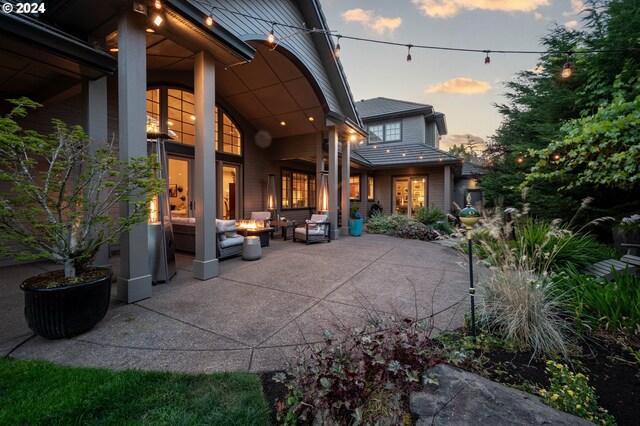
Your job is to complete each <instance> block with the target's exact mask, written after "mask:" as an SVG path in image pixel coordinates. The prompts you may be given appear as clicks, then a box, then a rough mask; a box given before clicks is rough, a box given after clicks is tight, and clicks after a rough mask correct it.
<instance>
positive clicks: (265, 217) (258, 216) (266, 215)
mask: <svg viewBox="0 0 640 426" xmlns="http://www.w3.org/2000/svg"><path fill="white" fill-rule="evenodd" d="M251 220H254V221H256V222H258V221H262V222H263V223H264V227H265V228H268V227H269V221H270V220H271V212H251Z"/></svg>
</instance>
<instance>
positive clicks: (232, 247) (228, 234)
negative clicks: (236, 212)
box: [216, 219, 244, 259]
mask: <svg viewBox="0 0 640 426" xmlns="http://www.w3.org/2000/svg"><path fill="white" fill-rule="evenodd" d="M243 241H244V237H243V236H242V235H239V234H238V233H237V232H236V221H235V220H220V219H216V245H217V248H218V259H225V258H227V257H231V256H236V255H239V254H242V242H243Z"/></svg>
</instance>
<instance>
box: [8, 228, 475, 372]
mask: <svg viewBox="0 0 640 426" xmlns="http://www.w3.org/2000/svg"><path fill="white" fill-rule="evenodd" d="M113 263H114V272H116V273H118V269H119V263H118V259H117V257H116V258H113ZM192 267H193V257H192V256H188V255H179V256H178V274H177V275H176V277H175V278H174V279H173V280H171V282H170V283H169V284H161V285H157V286H154V287H153V297H152V298H149V299H146V300H142V301H139V302H136V303H131V304H123V303H122V302H119V301H118V300H117V299H116V297H115V296H116V294H115V285H114V286H113V287H112V288H113V298H112V303H111V307H110V309H109V312H108V313H107V316H106V317H105V319H104V320H103V321H102V322H101V323H99V324H98V325H97V326H96V327H95V328H94V329H93V330H91V331H89V332H88V333H86V334H83V335H80V336H78V337H76V338H73V339H69V340H58V341H50V340H45V339H42V338H40V337H38V336H33V335H32V333H31V330H29V328H28V327H27V325H26V322H25V319H24V315H23V312H22V310H23V301H22V298H23V296H22V292H21V291H20V289H19V284H20V282H21V281H22V280H23V279H25V278H27V277H29V276H31V275H34V274H36V273H39V272H41V271H43V270H49V269H54V268H56V266H55V265H52V264H47V263H38V264H28V265H16V266H9V267H5V268H2V272H3V273H2V275H1V276H0V289H1V291H0V295H1V296H0V307H1V309H0V321H2V323H3V327H2V329H1V330H0V354H1V355H2V356H10V357H12V358H34V359H45V360H49V361H52V362H55V363H59V364H67V365H76V366H91V367H104V368H111V369H127V368H137V369H145V370H169V371H200V372H202V371H225V370H247V371H264V370H275V369H281V368H283V367H284V365H285V361H286V359H287V358H288V357H290V356H294V355H295V354H296V349H297V348H298V347H299V346H301V345H306V344H308V343H312V342H318V341H320V340H321V337H322V333H323V331H324V330H331V331H333V332H335V333H340V332H341V330H344V329H346V328H350V327H358V326H361V325H363V324H364V322H365V321H367V319H371V318H378V317H385V316H389V315H399V316H403V317H416V316H417V317H419V318H432V320H433V324H434V332H437V331H439V330H443V329H453V328H457V327H460V326H461V325H462V321H463V316H464V312H465V311H466V309H467V299H468V296H467V290H468V288H467V286H468V272H467V269H466V264H465V258H464V257H463V256H462V255H460V254H459V253H457V252H456V251H454V250H452V249H450V248H447V247H444V246H442V245H439V244H435V243H428V242H423V241H417V240H404V239H398V238H394V237H387V236H383V235H372V234H364V235H363V236H362V237H359V238H354V237H344V238H341V239H340V240H336V241H332V242H331V243H330V244H315V245H310V246H307V245H305V244H302V243H293V242H292V241H281V240H273V241H272V242H271V244H270V247H268V248H265V249H264V254H263V257H262V259H260V260H257V261H243V260H242V258H241V257H237V258H233V259H229V260H226V261H223V262H220V275H219V276H218V277H216V278H214V279H211V280H208V281H201V280H198V279H196V278H194V277H193V273H192V271H191V269H192Z"/></svg>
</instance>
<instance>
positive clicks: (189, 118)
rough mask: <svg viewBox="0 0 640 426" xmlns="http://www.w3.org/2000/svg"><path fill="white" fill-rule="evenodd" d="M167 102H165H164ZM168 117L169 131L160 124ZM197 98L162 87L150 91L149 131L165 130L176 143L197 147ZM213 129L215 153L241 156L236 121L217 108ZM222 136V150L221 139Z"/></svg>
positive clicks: (167, 127)
mask: <svg viewBox="0 0 640 426" xmlns="http://www.w3.org/2000/svg"><path fill="white" fill-rule="evenodd" d="M165 99H166V101H165ZM163 116H164V117H167V123H166V128H163V126H161V125H160V120H161V117H163ZM195 121H196V116H195V99H194V95H193V93H191V92H188V91H186V90H180V89H171V88H167V87H161V88H158V89H150V90H147V131H148V132H161V131H166V132H167V133H168V134H169V136H171V138H172V140H173V142H178V143H183V144H187V145H194V144H195ZM213 126H214V128H215V144H216V151H219V152H223V153H225V154H233V155H242V133H241V132H240V129H239V128H238V126H237V125H236V123H235V122H234V121H233V119H232V118H231V117H230V116H229V115H228V114H227V113H226V112H225V111H223V110H222V109H221V108H218V106H217V105H216V107H215V111H214V119H213ZM220 134H222V150H221V149H220V146H219V143H218V140H219V137H220V136H219V135H220Z"/></svg>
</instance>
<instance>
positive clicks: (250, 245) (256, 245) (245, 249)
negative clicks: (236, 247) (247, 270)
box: [242, 237, 262, 260]
mask: <svg viewBox="0 0 640 426" xmlns="http://www.w3.org/2000/svg"><path fill="white" fill-rule="evenodd" d="M261 257H262V246H261V245H260V238H259V237H244V240H243V241H242V259H244V260H258V259H260V258H261Z"/></svg>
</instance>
